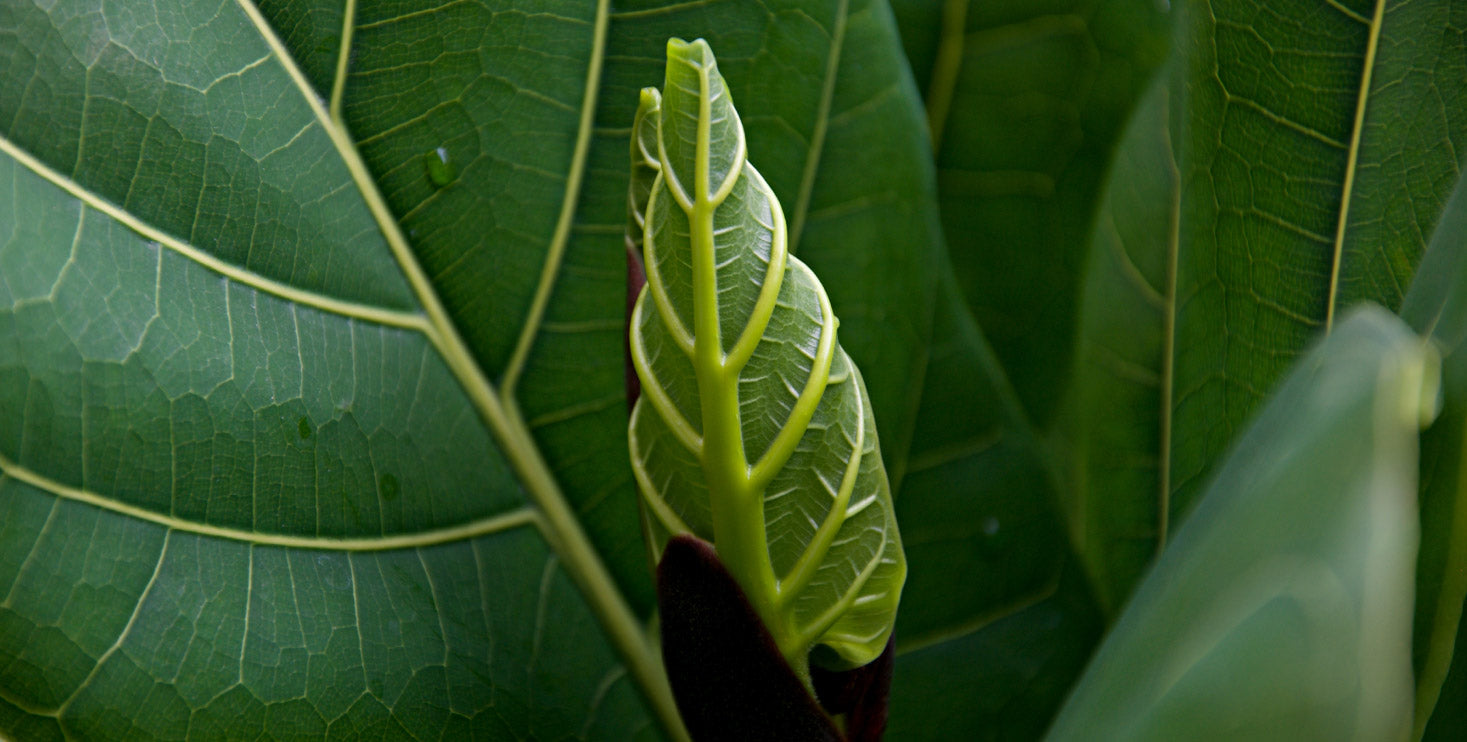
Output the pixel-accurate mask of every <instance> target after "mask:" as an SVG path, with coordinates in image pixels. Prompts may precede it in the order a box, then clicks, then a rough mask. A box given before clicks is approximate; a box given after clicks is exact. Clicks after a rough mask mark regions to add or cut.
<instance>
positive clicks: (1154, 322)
mask: <svg viewBox="0 0 1467 742" xmlns="http://www.w3.org/2000/svg"><path fill="white" fill-rule="evenodd" d="M1166 82H1167V78H1166V77H1165V76H1158V78H1157V79H1156V80H1155V81H1154V82H1153V83H1152V86H1151V89H1150V91H1149V92H1148V93H1147V94H1146V96H1145V97H1144V98H1143V99H1142V101H1141V103H1140V104H1139V105H1138V106H1137V109H1136V115H1135V117H1134V118H1133V119H1132V121H1131V123H1130V125H1129V126H1128V127H1127V129H1126V134H1125V136H1124V137H1123V138H1122V139H1121V143H1120V145H1119V148H1118V151H1117V153H1116V161H1115V163H1114V165H1113V166H1112V168H1111V173H1110V176H1109V180H1108V182H1107V184H1106V188H1105V190H1104V191H1103V193H1102V195H1101V200H1100V205H1099V207H1098V210H1097V212H1096V218H1095V229H1094V231H1093V233H1092V235H1091V241H1090V255H1089V256H1088V258H1087V260H1086V274H1085V285H1084V289H1083V294H1082V296H1081V303H1080V310H1079V312H1080V319H1079V327H1078V343H1079V345H1078V348H1077V350H1076V353H1075V364H1076V366H1075V371H1074V387H1073V389H1072V390H1071V395H1072V396H1071V398H1070V399H1069V400H1068V401H1067V404H1066V407H1065V408H1064V410H1063V412H1062V417H1061V421H1062V428H1061V432H1062V433H1063V435H1064V439H1063V440H1064V445H1065V447H1064V452H1065V454H1066V457H1067V460H1068V464H1069V466H1070V468H1071V481H1070V486H1069V487H1068V488H1067V491H1066V494H1067V497H1068V498H1069V501H1068V503H1067V504H1068V515H1069V523H1070V528H1071V529H1072V532H1071V538H1072V539H1073V542H1074V544H1075V549H1076V551H1077V552H1079V554H1080V556H1081V560H1082V562H1083V563H1084V565H1085V567H1086V569H1087V571H1088V572H1089V575H1090V579H1091V584H1092V585H1093V586H1094V589H1095V592H1096V594H1097V597H1098V598H1099V600H1100V603H1101V605H1102V607H1103V608H1104V609H1105V611H1106V613H1108V614H1111V615H1114V613H1115V612H1116V611H1117V610H1118V609H1119V607H1120V605H1121V604H1122V603H1124V602H1125V598H1126V596H1127V595H1128V594H1129V593H1130V591H1131V588H1132V587H1133V586H1134V585H1135V584H1136V581H1137V580H1138V579H1139V578H1140V576H1141V574H1142V573H1143V572H1144V571H1145V569H1146V567H1147V565H1149V564H1150V563H1151V559H1152V557H1153V556H1154V555H1155V554H1156V553H1157V552H1158V551H1160V547H1161V545H1162V544H1164V543H1165V541H1166V529H1167V525H1168V523H1167V516H1168V515H1169V513H1168V508H1167V497H1168V495H1169V494H1170V487H1169V486H1168V483H1167V480H1166V477H1167V474H1168V473H1169V471H1168V468H1167V466H1166V465H1165V464H1166V461H1167V452H1166V450H1165V446H1166V445H1168V444H1170V442H1171V439H1170V435H1169V433H1170V430H1169V426H1170V422H1171V420H1170V413H1171V405H1170V404H1169V403H1168V401H1169V400H1170V399H1171V383H1172V379H1171V357H1172V347H1171V323H1172V319H1173V311H1174V307H1175V296H1174V294H1173V291H1174V289H1175V272H1174V271H1175V268H1176V241H1175V240H1176V232H1175V230H1174V227H1175V225H1176V207H1177V195H1178V185H1179V184H1178V182H1177V176H1176V165H1175V163H1173V161H1172V152H1171V143H1170V141H1169V139H1168V136H1167V87H1166Z"/></svg>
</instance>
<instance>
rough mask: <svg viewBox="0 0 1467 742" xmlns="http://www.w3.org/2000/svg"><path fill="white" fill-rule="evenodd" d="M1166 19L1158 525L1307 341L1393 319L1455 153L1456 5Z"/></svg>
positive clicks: (1452, 180)
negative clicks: (1167, 319)
mask: <svg viewBox="0 0 1467 742" xmlns="http://www.w3.org/2000/svg"><path fill="white" fill-rule="evenodd" d="M1183 8H1184V10H1183V13H1182V17H1181V18H1179V19H1178V27H1177V33H1178V36H1177V38H1176V40H1175V47H1176V48H1177V50H1178V52H1179V55H1178V57H1177V64H1176V65H1175V68H1174V80H1173V87H1172V107H1173V112H1174V115H1173V116H1172V117H1171V127H1172V142H1173V146H1174V148H1175V150H1176V157H1177V164H1178V167H1179V169H1180V173H1181V182H1182V198H1181V211H1180V223H1179V231H1178V235H1179V236H1178V244H1179V253H1178V258H1177V285H1176V297H1177V307H1176V317H1177V320H1176V336H1175V338H1174V343H1173V346H1174V347H1175V348H1176V355H1175V369H1176V372H1175V381H1174V384H1173V390H1174V392H1173V410H1174V412H1173V415H1172V442H1171V447H1170V451H1171V455H1170V459H1171V461H1170V466H1171V476H1170V480H1171V486H1172V496H1171V503H1170V504H1171V511H1172V519H1173V520H1176V517H1177V515H1178V514H1179V513H1183V512H1185V510H1186V509H1187V507H1188V505H1189V504H1190V502H1191V500H1192V499H1193V497H1194V496H1195V495H1196V493H1197V492H1198V491H1199V490H1200V488H1201V486H1202V484H1203V483H1204V482H1205V481H1206V474H1207V472H1208V471H1209V470H1210V468H1211V465H1212V463H1213V462H1214V460H1215V459H1216V457H1217V455H1218V454H1219V453H1220V452H1221V451H1222V450H1223V449H1224V448H1225V447H1226V446H1227V444H1228V441H1229V440H1230V439H1231V438H1232V436H1233V434H1234V433H1235V432H1236V431H1237V430H1238V429H1239V428H1240V427H1241V426H1242V424H1243V422H1244V421H1245V420H1246V419H1248V417H1249V415H1250V414H1251V412H1252V410H1253V408H1254V406H1255V405H1256V404H1257V403H1258V401H1259V400H1261V399H1262V398H1263V396H1264V395H1265V394H1267V393H1268V391H1269V389H1271V388H1272V386H1273V384H1274V382H1275V381H1276V380H1277V379H1278V378H1279V376H1280V375H1281V374H1282V373H1283V370H1284V369H1285V368H1287V367H1288V365H1289V364H1290V363H1291V361H1292V359H1293V358H1294V356H1295V355H1297V354H1298V353H1299V352H1300V350H1301V349H1302V348H1303V347H1304V345H1305V344H1306V343H1307V342H1309V340H1310V339H1311V338H1312V337H1313V336H1314V335H1315V333H1317V332H1319V331H1321V330H1328V329H1329V327H1330V325H1331V324H1332V323H1333V321H1334V318H1336V317H1338V316H1339V315H1340V314H1341V313H1342V312H1343V311H1344V310H1345V309H1346V308H1348V307H1350V306H1351V305H1353V304H1355V303H1358V302H1361V301H1376V302H1379V303H1381V304H1384V305H1385V306H1387V307H1389V308H1397V307H1399V306H1400V305H1401V298H1402V296H1403V295H1404V292H1405V288H1406V286H1407V285H1408V283H1409V281H1410V278H1411V276H1412V274H1413V272H1414V270H1415V266H1416V264H1417V263H1418V262H1419V261H1420V259H1421V254H1422V252H1423V250H1424V249H1425V246H1426V242H1427V240H1428V239H1429V236H1430V235H1431V233H1432V230H1433V228H1434V226H1435V224H1436V221H1437V218H1438V215H1439V214H1440V213H1441V209H1442V205H1443V204H1444V203H1446V200H1447V197H1448V196H1449V195H1450V194H1451V191H1452V189H1453V187H1454V186H1455V185H1456V181H1457V173H1458V164H1457V161H1456V160H1457V157H1456V155H1455V154H1454V153H1455V152H1458V151H1461V149H1462V147H1463V146H1467V107H1464V105H1463V102H1464V100H1467V98H1464V91H1467V56H1464V55H1463V50H1464V49H1467V40H1464V36H1463V31H1462V29H1467V6H1464V5H1462V4H1461V3H1449V2H1422V3H1396V4H1391V5H1388V4H1387V3H1386V2H1384V0H1378V1H1376V2H1369V1H1367V0H1353V1H1351V2H1329V3H1289V4H1285V5H1282V6H1278V5H1276V4H1269V3H1263V2H1251V1H1240V2H1228V3H1207V2H1189V3H1186V4H1185V5H1184V6H1183Z"/></svg>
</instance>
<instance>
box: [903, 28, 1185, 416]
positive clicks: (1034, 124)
mask: <svg viewBox="0 0 1467 742" xmlns="http://www.w3.org/2000/svg"><path fill="white" fill-rule="evenodd" d="M893 5H894V6H895V7H896V8H897V10H898V18H900V19H901V21H902V24H901V25H902V29H903V30H902V34H903V39H904V41H905V43H906V48H907V54H908V56H909V58H910V59H911V60H912V67H913V70H914V72H915V74H916V76H917V80H918V82H919V83H920V84H921V85H922V86H923V88H924V91H925V98H926V101H927V110H928V115H929V120H930V122H931V130H932V139H933V149H934V150H936V153H937V167H938V186H939V193H940V195H941V204H942V222H943V229H944V231H945V232H946V234H947V242H948V249H949V251H950V252H951V254H952V260H953V265H954V267H955V269H956V271H957V277H958V285H959V287H960V288H961V289H962V292H963V296H964V298H965V299H966V300H967V302H968V305H969V306H970V307H972V309H973V312H974V315H975V317H976V318H977V320H978V323H979V325H980V326H982V328H983V331H984V333H985V334H986V335H987V336H988V338H989V340H990V341H991V342H992V344H993V348H994V353H995V355H997V357H998V359H999V361H1000V363H1001V364H1002V367H1003V368H1004V369H1005V371H1006V372H1007V373H1008V376H1009V378H1011V379H1012V380H1013V385H1014V388H1015V390H1016V391H1017V392H1018V395H1019V398H1020V399H1021V400H1023V403H1024V407H1025V409H1026V410H1027V411H1028V414H1030V415H1031V416H1032V417H1033V418H1034V419H1035V420H1036V422H1037V423H1038V424H1039V426H1040V427H1041V428H1047V427H1048V425H1049V423H1050V421H1051V418H1052V415H1053V413H1054V409H1055V406H1056V403H1057V402H1059V400H1060V397H1061V393H1060V392H1059V391H1057V390H1062V389H1063V388H1064V387H1065V384H1066V382H1067V380H1068V374H1069V371H1070V352H1071V348H1072V343H1071V340H1072V338H1073V336H1074V328H1075V322H1076V310H1077V306H1078V298H1079V293H1080V286H1081V278H1082V275H1083V274H1082V270H1081V268H1082V265H1083V263H1084V257H1085V252H1086V251H1085V245H1086V236H1087V235H1088V234H1089V232H1090V224H1091V216H1092V214H1093V213H1094V210H1095V204H1096V201H1097V196H1098V194H1099V190H1100V186H1101V183H1102V179H1103V176H1104V174H1105V170H1106V165H1107V163H1108V162H1109V161H1110V158H1111V153H1112V150H1113V149H1114V147H1115V144H1116V141H1117V139H1118V138H1119V136H1120V131H1121V127H1122V125H1123V124H1124V123H1125V120H1126V117H1127V115H1128V113H1129V112H1130V110H1131V108H1132V106H1133V105H1134V104H1135V102H1136V100H1137V99H1138V98H1139V97H1140V95H1141V92H1142V90H1143V89H1144V88H1145V86H1146V83H1147V81H1148V80H1149V79H1150V78H1151V72H1152V70H1153V69H1154V68H1155V67H1156V66H1157V65H1158V64H1159V63H1160V62H1161V61H1162V58H1163V56H1164V54H1165V51H1166V32H1167V17H1166V14H1165V12H1164V8H1165V4H1164V3H1158V2H1156V0H1044V1H1043V2H1036V1H1035V0H1003V1H1000V2H973V1H971V0H896V2H893Z"/></svg>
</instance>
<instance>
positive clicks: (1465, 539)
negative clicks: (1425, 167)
mask: <svg viewBox="0 0 1467 742" xmlns="http://www.w3.org/2000/svg"><path fill="white" fill-rule="evenodd" d="M1464 248H1467V188H1464V187H1463V186H1461V185H1459V186H1458V187H1457V191H1456V193H1455V194H1454V195H1453V196H1452V200H1451V201H1450V202H1448V204H1447V208H1446V211H1445V212H1444V213H1443V214H1442V219H1441V222H1440V223H1439V224H1438V225H1437V229H1436V233H1435V234H1433V235H1432V238H1431V244H1430V245H1429V246H1428V247H1427V250H1426V255H1425V257H1423V258H1422V261H1421V268H1420V270H1418V271H1417V274H1416V280H1415V281H1413V282H1412V284H1411V289H1410V291H1409V292H1408V293H1407V294H1406V299H1405V301H1404V302H1403V304H1402V307H1401V316H1402V317H1403V318H1404V319H1405V320H1406V321H1407V322H1410V323H1411V325H1412V326H1413V327H1414V328H1416V330H1417V331H1419V332H1421V333H1422V334H1425V335H1429V336H1430V337H1431V338H1432V339H1433V340H1434V341H1436V343H1437V344H1438V346H1439V347H1440V349H1441V352H1442V355H1443V360H1442V397H1443V406H1442V412H1441V416H1440V417H1439V418H1438V419H1437V421H1436V423H1435V424H1434V425H1432V426H1431V428H1430V429H1428V430H1427V431H1426V432H1425V433H1423V434H1422V436H1421V552H1420V556H1419V557H1418V559H1417V563H1416V625H1415V631H1414V634H1413V642H1412V643H1413V646H1412V659H1413V660H1414V664H1415V666H1416V675H1417V687H1416V735H1415V736H1416V737H1417V738H1420V737H1421V734H1422V732H1423V730H1426V731H1428V732H1430V734H1429V735H1428V736H1433V737H1435V738H1437V739H1458V738H1460V737H1462V736H1463V735H1467V718H1464V717H1463V716H1462V713H1461V711H1462V709H1463V708H1467V686H1464V682H1467V678H1464V677H1462V676H1463V675H1464V674H1467V668H1464V667H1463V666H1462V657H1463V655H1467V652H1464V651H1462V650H1463V649H1467V643H1464V639H1467V635H1464V633H1463V628H1462V602H1463V600H1464V599H1467V479H1464V476H1467V469H1464V467H1463V461H1464V456H1467V448H1464V446H1467V349H1464V345H1463V340H1464V339H1467V249H1464ZM1454 650H1456V651H1455V653H1454ZM1454 658H1455V659H1454ZM1449 670H1450V673H1449ZM1444 682H1445V685H1444V684H1443V683H1444ZM1438 711H1439V712H1442V713H1433V712H1438ZM1428 721H1430V724H1429V725H1428Z"/></svg>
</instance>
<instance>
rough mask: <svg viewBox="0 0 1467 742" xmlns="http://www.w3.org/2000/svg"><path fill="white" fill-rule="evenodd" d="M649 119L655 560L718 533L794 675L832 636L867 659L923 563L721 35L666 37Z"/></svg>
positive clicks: (649, 439)
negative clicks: (717, 55)
mask: <svg viewBox="0 0 1467 742" xmlns="http://www.w3.org/2000/svg"><path fill="white" fill-rule="evenodd" d="M637 121H638V122H639V124H638V125H639V127H653V126H655V127H656V139H657V142H658V157H659V159H660V161H661V162H660V167H659V168H658V174H657V176H656V179H655V182H654V183H653V185H652V186H651V189H650V192H649V194H648V197H647V201H646V207H645V217H644V223H645V228H644V241H643V247H644V251H645V254H644V263H645V264H646V266H647V287H646V288H645V289H644V290H643V294H642V296H641V297H640V298H639V300H638V302H637V306H636V308H635V310H634V313H633V318H632V356H633V360H634V362H635V365H636V367H637V371H638V374H639V375H640V377H641V380H642V388H643V390H644V394H643V397H642V398H641V399H640V400H639V401H638V403H637V405H636V407H635V408H634V410H633V412H632V419H631V422H630V435H629V438H630V450H631V461H632V467H633V469H634V471H635V472H636V475H637V480H638V484H639V485H640V488H641V492H642V496H643V500H644V503H645V504H646V508H645V512H646V513H647V515H646V516H645V521H646V522H647V524H648V534H649V539H650V540H651V542H652V543H651V547H652V551H653V554H654V555H660V553H661V548H662V546H663V545H664V544H665V543H666V541H667V539H668V538H669V537H671V536H676V535H680V534H683V533H690V534H693V535H696V536H698V537H700V538H703V539H705V540H707V541H709V542H711V543H713V544H714V545H715V547H716V548H717V549H718V553H719V557H720V559H721V560H723V562H724V563H725V565H726V566H728V568H729V571H730V572H731V573H732V574H734V575H735V577H736V578H737V579H738V580H739V582H740V584H741V585H742V586H743V587H744V590H745V592H746V593H748V594H749V597H750V602H751V603H752V604H753V605H754V606H755V608H756V610H757V611H758V612H759V614H760V616H761V617H762V618H763V619H764V622H765V624H766V626H768V627H769V629H770V632H771V634H772V635H773V636H774V637H775V640H776V643H777V644H778V645H779V647H780V650H781V651H782V652H783V653H784V655H785V656H786V658H787V659H788V660H789V661H790V662H791V665H792V666H793V667H796V668H803V667H804V666H805V663H806V656H807V654H808V653H809V652H810V651H811V649H812V648H813V647H815V646H816V645H822V646H824V647H827V648H829V649H830V650H832V651H833V652H834V655H835V656H836V657H837V658H838V659H837V660H836V662H837V664H840V665H845V666H858V665H863V664H866V663H867V662H870V661H871V660H873V659H875V658H876V657H877V656H878V655H879V654H880V653H881V651H882V650H883V649H884V648H885V645H886V641H887V638H888V637H889V636H890V634H891V630H892V625H893V622H894V620H895V613H896V605H897V601H898V599H899V597H900V593H901V586H902V583H903V581H904V580H905V573H906V562H905V558H904V556H903V555H902V551H901V541H900V536H899V535H898V533H897V528H896V522H895V516H894V513H893V509H892V501H891V494H890V489H889V485H888V483H887V478H886V472H885V468H884V465H883V463H882V460H881V454H880V449H879V444H878V441H877V435H876V424H875V419H874V414H873V413H872V411H871V404H870V402H869V397H868V394H867V392H866V389H865V384H864V382H863V380H862V378H861V375H860V372H859V370H857V368H856V367H855V364H854V363H853V362H852V361H851V360H850V357H849V356H848V355H847V354H846V353H845V351H844V350H843V349H842V348H841V347H840V345H839V343H838V342H837V340H836V326H837V324H838V323H837V320H836V318H835V314H834V312H833V310H832V309H831V306H830V300H829V298H828V296H827V295H826V293H825V290H824V288H823V287H822V286H821V284H820V282H819V280H818V279H817V278H816V277H815V275H814V273H812V272H811V271H810V269H809V268H808V267H806V266H805V264H804V263H803V262H802V261H800V260H799V259H798V258H795V257H793V256H791V255H789V254H788V245H787V226H786V223H785V217H784V214H783V211H782V208H781V206H780V204H779V201H778V198H777V197H776V196H775V195H774V193H773V190H772V189H771V188H770V187H769V185H768V184H767V183H766V182H765V180H764V178H763V177H762V176H761V175H760V174H759V171H758V170H756V169H755V168H754V166H753V165H751V164H749V163H748V161H747V154H748V153H747V144H746V141H745V139H744V135H743V131H742V126H741V124H740V123H739V118H738V114H737V112H736V110H735V108H734V106H733V103H732V100H731V98H730V95H729V93H728V90H727V88H726V86H725V84H724V82H723V79H722V75H721V74H720V73H719V72H718V68H717V65H716V62H715V61H714V59H713V55H712V51H711V50H710V49H709V47H708V45H707V43H706V42H704V41H702V40H696V41H694V42H692V43H687V42H683V41H681V40H678V39H673V40H671V41H669V42H668V64H667V79H666V84H665V87H664V92H663V94H662V96H661V98H660V100H659V99H658V97H657V96H656V95H655V94H653V93H652V92H650V91H644V93H643V95H642V110H641V111H640V112H639V116H638V118H637ZM646 135H647V133H646V131H644V130H643V129H641V128H638V129H637V130H634V131H633V137H634V139H636V140H637V141H642V140H643V138H644V136H646ZM634 160H635V158H634ZM634 164H635V163H634ZM637 201H638V199H637V198H636V197H635V196H634V197H633V202H632V211H633V214H636V213H637V212H638V211H639V209H638V206H639V204H638V203H637ZM633 218H634V219H635V218H636V217H635V216H634V217H633Z"/></svg>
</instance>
